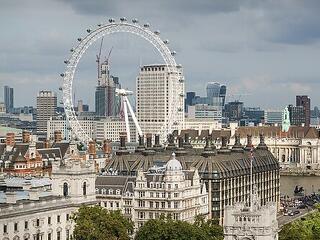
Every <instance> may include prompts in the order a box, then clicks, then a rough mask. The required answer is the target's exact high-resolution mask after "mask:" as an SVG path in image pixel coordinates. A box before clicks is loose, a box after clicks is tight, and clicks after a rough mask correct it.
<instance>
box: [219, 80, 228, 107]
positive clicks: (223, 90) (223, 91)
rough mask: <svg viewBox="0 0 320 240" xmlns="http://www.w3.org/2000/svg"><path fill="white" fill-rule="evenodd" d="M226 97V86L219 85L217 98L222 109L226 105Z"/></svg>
mask: <svg viewBox="0 0 320 240" xmlns="http://www.w3.org/2000/svg"><path fill="white" fill-rule="evenodd" d="M226 95H227V87H226V85H221V87H220V93H219V97H220V99H221V104H222V107H224V105H225V103H226Z"/></svg>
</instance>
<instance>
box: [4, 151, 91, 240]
mask: <svg viewBox="0 0 320 240" xmlns="http://www.w3.org/2000/svg"><path fill="white" fill-rule="evenodd" d="M95 177H96V173H95V166H94V162H93V161H92V160H88V161H83V160H82V159H79V158H77V157H76V156H72V155H70V156H69V158H67V159H65V160H64V161H54V162H53V168H52V190H50V189H47V188H45V189H44V188H35V187H33V186H32V185H31V184H30V183H25V184H23V186H22V189H20V190H17V191H12V190H11V189H10V188H7V186H6V184H4V182H3V181H2V182H1V183H0V191H1V190H2V191H3V192H0V236H1V238H0V239H1V240H11V239H14V240H18V239H23V240H63V239H70V236H71V234H72V231H73V224H74V223H73V222H72V221H71V219H70V217H71V214H72V213H73V212H74V211H76V210H77V209H78V207H79V206H80V205H81V204H90V205H91V204H96V200H95V188H94V185H95Z"/></svg>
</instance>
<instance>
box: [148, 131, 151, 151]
mask: <svg viewBox="0 0 320 240" xmlns="http://www.w3.org/2000/svg"><path fill="white" fill-rule="evenodd" d="M151 148H152V134H151V133H148V134H147V149H151Z"/></svg>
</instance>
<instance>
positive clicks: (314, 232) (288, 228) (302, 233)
mask: <svg viewBox="0 0 320 240" xmlns="http://www.w3.org/2000/svg"><path fill="white" fill-rule="evenodd" d="M318 239H320V212H319V206H317V210H316V211H315V212H313V213H311V214H309V215H308V216H306V217H304V218H303V220H301V219H300V220H296V221H294V222H292V223H289V224H286V225H284V226H283V227H282V228H281V231H280V233H279V240H318Z"/></svg>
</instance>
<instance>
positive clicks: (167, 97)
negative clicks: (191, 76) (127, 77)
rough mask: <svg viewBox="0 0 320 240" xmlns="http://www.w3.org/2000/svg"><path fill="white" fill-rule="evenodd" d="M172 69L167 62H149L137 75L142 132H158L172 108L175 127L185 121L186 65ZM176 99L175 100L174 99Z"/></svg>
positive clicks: (138, 107)
mask: <svg viewBox="0 0 320 240" xmlns="http://www.w3.org/2000/svg"><path fill="white" fill-rule="evenodd" d="M176 70H177V71H173V72H172V71H171V70H170V69H169V68H168V67H167V66H166V65H145V66H142V67H141V68H140V72H139V75H138V77H137V84H136V88H137V89H136V94H137V98H136V99H137V104H136V109H137V118H138V121H139V124H140V127H141V129H142V132H143V133H144V134H145V133H152V134H156V133H158V132H159V131H160V130H161V127H162V126H163V125H165V124H168V121H169V116H170V115H171V114H170V113H171V112H172V111H171V108H173V107H174V108H177V109H176V110H177V113H176V114H174V115H173V116H172V118H173V123H174V124H173V128H174V129H179V128H182V127H183V125H184V81H183V71H182V67H181V66H180V65H179V66H177V68H176ZM174 101H176V103H175V104H173V102H174Z"/></svg>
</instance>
